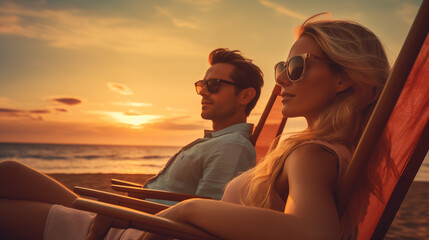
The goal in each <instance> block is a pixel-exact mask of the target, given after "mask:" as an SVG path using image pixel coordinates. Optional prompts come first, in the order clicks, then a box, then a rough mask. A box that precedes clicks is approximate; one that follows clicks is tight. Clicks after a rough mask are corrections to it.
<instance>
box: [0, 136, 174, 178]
mask: <svg viewBox="0 0 429 240" xmlns="http://www.w3.org/2000/svg"><path fill="white" fill-rule="evenodd" d="M179 149H180V147H163V146H114V145H77V144H76V145H75V144H27V143H0V161H1V160H6V159H8V160H15V161H18V162H21V163H24V164H26V165H28V166H30V167H32V168H34V169H36V170H38V171H41V172H43V173H157V172H158V171H159V170H161V168H162V167H163V166H164V165H165V163H166V162H167V161H168V159H170V157H171V156H173V155H174V154H175V153H176V152H177V151H178V150H179Z"/></svg>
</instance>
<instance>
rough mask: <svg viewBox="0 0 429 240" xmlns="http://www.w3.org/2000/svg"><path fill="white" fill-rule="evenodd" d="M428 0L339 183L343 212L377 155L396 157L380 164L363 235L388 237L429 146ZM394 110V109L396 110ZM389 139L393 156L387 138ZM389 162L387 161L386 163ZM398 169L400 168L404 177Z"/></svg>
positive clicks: (360, 227)
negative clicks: (390, 165)
mask: <svg viewBox="0 0 429 240" xmlns="http://www.w3.org/2000/svg"><path fill="white" fill-rule="evenodd" d="M428 23H429V1H428V0H425V1H424V2H423V3H422V5H421V7H420V10H419V12H418V14H417V16H416V19H415V21H414V23H413V25H412V27H411V30H410V32H409V34H408V36H407V39H406V41H405V43H404V45H403V47H402V49H401V52H400V54H399V56H398V59H397V61H396V62H395V65H394V67H393V69H392V72H391V75H390V78H389V80H388V82H387V84H386V86H385V88H384V90H383V92H382V94H381V97H380V99H379V102H378V103H377V106H376V108H375V110H374V113H373V115H372V117H371V119H370V121H369V123H368V126H367V128H366V130H365V132H364V134H363V136H362V138H361V140H360V142H359V144H358V146H357V149H356V151H355V154H354V156H353V158H352V159H351V162H350V164H349V166H348V169H347V170H346V172H345V174H344V176H343V179H342V180H341V182H340V183H341V185H340V189H339V191H338V192H339V196H338V202H339V205H340V215H341V214H342V213H344V211H345V209H346V207H347V205H348V203H349V201H350V199H351V198H353V197H356V195H355V194H357V193H355V192H353V191H354V189H356V186H357V184H358V182H359V181H361V180H362V179H360V176H364V174H363V172H364V171H365V170H366V167H367V165H368V162H369V161H374V158H375V157H378V158H380V157H381V158H388V157H390V159H391V160H393V162H394V167H395V168H396V171H393V172H392V171H386V170H385V168H380V169H379V170H378V171H379V176H382V178H383V179H382V180H383V197H384V199H386V200H387V201H386V202H381V201H379V200H378V198H376V197H375V196H374V195H371V197H370V199H369V204H368V208H367V209H366V210H367V213H366V216H365V218H364V220H363V222H362V223H361V224H360V225H359V235H358V237H359V239H383V238H384V236H385V234H386V232H387V231H388V229H389V227H390V225H391V223H392V221H393V219H394V217H395V215H396V213H397V211H398V209H399V207H400V205H401V203H402V200H403V199H404V197H405V195H406V193H407V191H408V189H409V187H410V185H411V183H412V181H413V179H414V177H415V175H416V173H417V171H418V169H419V167H420V165H421V163H422V161H423V159H424V157H425V155H426V154H427V152H428V148H429V129H428V119H429V81H428V80H429V36H428V29H429V24H428ZM392 110H393V111H392ZM386 138H388V139H390V148H391V149H392V151H391V153H390V156H386V153H385V152H383V147H382V145H383V144H382V142H380V141H383V139H386ZM383 167H384V166H383ZM394 172H396V173H397V174H398V173H399V175H400V176H399V177H398V176H395V174H394Z"/></svg>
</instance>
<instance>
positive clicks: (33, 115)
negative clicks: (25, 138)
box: [0, 108, 51, 120]
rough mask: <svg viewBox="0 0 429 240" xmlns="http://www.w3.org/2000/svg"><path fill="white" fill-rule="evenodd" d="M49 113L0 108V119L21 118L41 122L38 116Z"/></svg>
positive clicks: (45, 111) (43, 110)
mask: <svg viewBox="0 0 429 240" xmlns="http://www.w3.org/2000/svg"><path fill="white" fill-rule="evenodd" d="M48 113H51V111H49V110H45V109H42V110H21V109H12V108H0V117H3V118H22V119H30V120H43V118H42V117H41V116H39V115H38V114H48Z"/></svg>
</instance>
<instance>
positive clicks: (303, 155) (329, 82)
mask: <svg viewBox="0 0 429 240" xmlns="http://www.w3.org/2000/svg"><path fill="white" fill-rule="evenodd" d="M297 35H298V38H297V40H296V42H295V44H294V45H293V46H292V48H291V50H290V52H289V55H288V57H287V60H286V61H285V62H280V63H278V64H277V65H276V67H275V70H276V83H277V84H278V85H280V86H281V87H282V97H283V98H282V103H283V108H282V113H283V115H284V116H285V117H298V116H302V117H304V118H305V119H306V120H307V123H308V128H307V129H306V130H305V131H303V132H301V133H298V134H296V135H294V136H292V137H289V138H288V139H286V140H284V141H282V142H280V143H279V145H278V146H277V148H276V149H275V150H274V151H272V152H271V153H269V154H268V155H267V156H266V157H265V159H264V160H263V162H262V163H261V164H259V165H258V166H256V167H255V168H254V169H252V170H250V171H248V172H246V173H244V174H242V175H241V176H239V177H237V178H235V179H234V180H232V182H230V184H229V185H228V186H227V188H226V190H225V194H224V197H223V202H217V201H209V200H191V201H185V202H183V203H181V204H179V205H177V206H176V207H173V208H170V209H167V210H166V211H164V212H161V213H160V214H159V215H161V216H163V217H166V218H170V219H174V220H176V221H180V222H185V223H188V224H192V225H195V226H197V227H199V228H202V229H204V230H206V231H208V232H210V233H212V234H213V235H215V236H218V237H220V238H222V239H246V240H250V239H338V238H341V239H353V238H355V237H356V229H357V228H356V227H357V223H358V221H359V219H360V218H361V217H362V215H363V214H364V213H363V212H362V211H361V212H354V213H348V214H347V213H346V215H345V216H346V217H344V218H343V220H342V221H341V222H340V220H339V217H338V213H337V205H336V202H335V194H336V189H337V185H338V181H339V179H340V178H341V175H342V173H343V171H344V170H345V167H346V165H347V163H348V160H349V159H350V157H351V153H352V152H353V150H354V149H355V147H356V145H357V142H358V140H359V137H360V136H361V134H362V131H363V129H364V127H365V124H366V123H367V120H368V118H369V115H370V114H371V112H372V110H373V107H374V105H375V103H376V101H377V99H378V97H379V95H380V92H381V90H382V87H383V85H384V83H385V81H386V80H387V76H388V73H389V71H390V67H389V63H388V60H387V57H386V54H385V52H384V50H383V47H382V44H381V43H380V41H379V40H378V38H377V37H376V35H374V33H372V32H371V31H370V30H368V29H366V28H365V27H363V26H361V25H359V24H357V23H354V22H349V21H332V20H331V21H312V18H310V19H309V20H307V21H306V22H304V23H303V24H302V25H301V26H300V27H299V29H298V31H297ZM374 164H376V163H374ZM374 181H375V182H372V183H371V184H370V186H374V184H375V186H377V184H378V182H377V180H374ZM369 191H376V190H374V189H370V190H368V191H364V192H363V193H368V192H369ZM363 197H365V196H363ZM366 197H367V195H366ZM353 209H363V208H359V206H357V208H356V207H355V208H353ZM144 239H158V237H156V236H154V235H152V234H151V235H149V234H148V235H146V236H145V237H144ZM160 239H161V238H160Z"/></svg>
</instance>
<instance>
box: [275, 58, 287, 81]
mask: <svg viewBox="0 0 429 240" xmlns="http://www.w3.org/2000/svg"><path fill="white" fill-rule="evenodd" d="M283 70H285V62H283V61H282V62H279V63H277V64H276V66H275V67H274V76H275V78H276V79H277V77H278V76H280V74H281V73H282V72H283Z"/></svg>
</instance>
